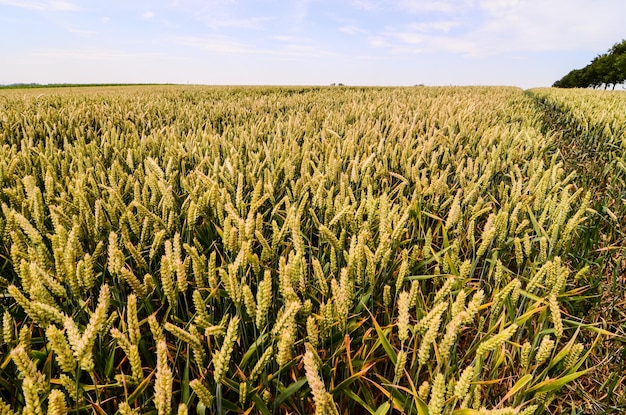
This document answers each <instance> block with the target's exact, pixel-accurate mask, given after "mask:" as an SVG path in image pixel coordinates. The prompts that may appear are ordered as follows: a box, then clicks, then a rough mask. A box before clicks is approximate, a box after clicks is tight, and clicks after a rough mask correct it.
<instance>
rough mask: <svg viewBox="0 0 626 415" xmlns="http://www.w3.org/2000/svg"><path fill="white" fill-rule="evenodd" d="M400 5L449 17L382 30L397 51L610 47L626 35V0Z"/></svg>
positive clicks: (381, 38)
mask: <svg viewBox="0 0 626 415" xmlns="http://www.w3.org/2000/svg"><path fill="white" fill-rule="evenodd" d="M615 3H617V1H616V2H615ZM398 5H399V7H401V8H402V9H403V10H405V11H407V12H410V13H413V14H416V15H419V14H420V13H426V12H440V13H443V14H444V15H445V18H443V19H440V20H431V21H425V20H421V21H419V22H414V23H405V24H404V25H397V24H396V27H392V28H387V29H386V30H384V31H381V32H379V33H378V34H377V37H375V38H374V39H375V40H374V43H373V44H374V45H375V46H376V47H385V48H387V49H388V50H389V51H391V52H394V53H397V52H398V51H400V50H406V49H407V48H408V50H409V51H410V52H411V53H415V52H417V51H418V49H416V48H415V46H416V45H419V47H420V48H419V51H425V52H431V53H438V52H450V53H457V54H463V55H466V56H473V57H483V56H493V55H500V54H506V55H507V56H512V55H514V54H519V53H525V52H550V51H564V50H581V49H582V50H594V49H599V51H604V50H606V49H607V48H608V47H610V45H611V44H612V43H614V42H616V41H619V40H620V39H622V38H623V37H624V29H623V27H624V26H623V15H624V13H626V2H620V3H619V6H615V7H613V8H611V10H612V12H611V13H606V8H604V9H603V8H600V7H598V6H597V4H595V3H591V2H587V1H585V0H551V1H549V2H546V1H542V0H525V1H521V0H477V1H470V0H459V1H452V0H447V1H441V2H440V1H431V0H426V1H417V0H398ZM609 8H610V7H609ZM370 44H372V41H371V40H370Z"/></svg>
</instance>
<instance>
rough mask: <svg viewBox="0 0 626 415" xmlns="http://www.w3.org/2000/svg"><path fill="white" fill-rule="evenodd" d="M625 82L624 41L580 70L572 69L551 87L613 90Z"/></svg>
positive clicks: (625, 57)
mask: <svg viewBox="0 0 626 415" xmlns="http://www.w3.org/2000/svg"><path fill="white" fill-rule="evenodd" d="M624 82H626V40H622V41H621V42H620V43H616V44H615V45H613V47H611V48H610V49H609V50H608V51H607V52H606V53H603V54H601V55H599V56H597V57H595V58H594V59H593V60H592V61H591V63H589V65H587V66H585V67H584V68H582V69H574V70H572V71H570V72H569V73H568V74H567V75H565V76H564V77H563V78H561V79H559V80H558V81H556V82H555V83H554V84H553V85H552V86H554V87H557V88H589V87H592V88H602V87H604V89H608V88H611V89H615V86H616V85H619V84H623V83H624Z"/></svg>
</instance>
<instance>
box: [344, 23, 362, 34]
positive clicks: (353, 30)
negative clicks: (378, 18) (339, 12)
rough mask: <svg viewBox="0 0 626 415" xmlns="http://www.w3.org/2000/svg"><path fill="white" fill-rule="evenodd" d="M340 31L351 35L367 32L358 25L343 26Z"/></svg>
mask: <svg viewBox="0 0 626 415" xmlns="http://www.w3.org/2000/svg"><path fill="white" fill-rule="evenodd" d="M339 31H340V32H341V33H345V34H347V35H351V36H354V35H358V34H360V33H365V30H363V29H361V28H360V27H359V26H356V25H347V26H341V27H340V28H339Z"/></svg>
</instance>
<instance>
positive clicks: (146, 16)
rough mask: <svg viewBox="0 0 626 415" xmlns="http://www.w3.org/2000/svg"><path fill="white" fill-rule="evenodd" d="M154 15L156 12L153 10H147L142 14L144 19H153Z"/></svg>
mask: <svg viewBox="0 0 626 415" xmlns="http://www.w3.org/2000/svg"><path fill="white" fill-rule="evenodd" d="M153 17H154V12H153V11H150V10H148V11H145V12H143V13H142V14H141V18H142V19H143V20H151V19H152V18H153Z"/></svg>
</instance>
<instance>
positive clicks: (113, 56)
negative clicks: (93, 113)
mask: <svg viewBox="0 0 626 415" xmlns="http://www.w3.org/2000/svg"><path fill="white" fill-rule="evenodd" d="M33 55H34V56H39V57H45V58H59V59H76V60H86V61H91V60H119V59H127V58H138V57H145V58H148V57H151V58H156V57H163V56H161V55H158V54H154V53H137V52H128V51H123V50H117V49H106V48H96V49H78V50H75V49H63V48H50V49H43V50H39V51H37V52H35V53H33Z"/></svg>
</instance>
